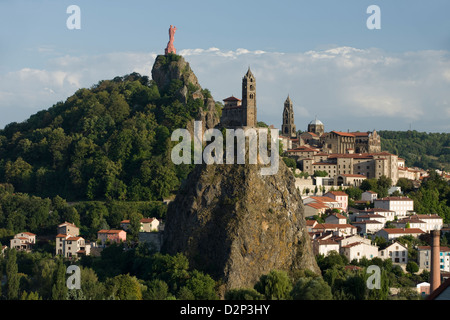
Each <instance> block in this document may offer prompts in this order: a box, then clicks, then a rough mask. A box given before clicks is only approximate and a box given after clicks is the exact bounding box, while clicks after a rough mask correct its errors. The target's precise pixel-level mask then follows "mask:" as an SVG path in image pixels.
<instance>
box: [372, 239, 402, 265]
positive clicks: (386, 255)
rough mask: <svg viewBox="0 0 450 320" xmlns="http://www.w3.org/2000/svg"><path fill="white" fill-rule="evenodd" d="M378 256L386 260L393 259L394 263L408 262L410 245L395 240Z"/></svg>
mask: <svg viewBox="0 0 450 320" xmlns="http://www.w3.org/2000/svg"><path fill="white" fill-rule="evenodd" d="M378 257H379V258H381V259H383V260H386V259H392V262H393V263H401V264H407V263H408V247H406V246H404V245H403V244H401V243H399V242H397V241H395V242H394V243H392V244H391V245H390V246H388V247H386V248H385V249H383V250H380V251H379V252H378Z"/></svg>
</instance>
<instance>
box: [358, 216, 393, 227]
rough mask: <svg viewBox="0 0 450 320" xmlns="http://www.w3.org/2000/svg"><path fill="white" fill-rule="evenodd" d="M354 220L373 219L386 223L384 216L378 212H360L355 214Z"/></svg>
mask: <svg viewBox="0 0 450 320" xmlns="http://www.w3.org/2000/svg"><path fill="white" fill-rule="evenodd" d="M355 220H356V221H366V220H373V221H378V222H381V223H382V224H383V225H385V224H386V221H387V219H386V217H385V216H383V215H381V214H378V213H368V214H361V215H357V216H356V217H355Z"/></svg>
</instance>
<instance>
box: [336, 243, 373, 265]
mask: <svg viewBox="0 0 450 320" xmlns="http://www.w3.org/2000/svg"><path fill="white" fill-rule="evenodd" d="M341 253H342V254H343V255H344V256H346V257H347V258H348V260H349V261H352V260H354V259H356V260H357V261H359V260H361V258H363V257H366V258H367V259H369V260H370V259H372V258H375V257H378V247H377V246H374V245H371V244H367V243H365V242H354V243H351V244H348V245H345V246H341Z"/></svg>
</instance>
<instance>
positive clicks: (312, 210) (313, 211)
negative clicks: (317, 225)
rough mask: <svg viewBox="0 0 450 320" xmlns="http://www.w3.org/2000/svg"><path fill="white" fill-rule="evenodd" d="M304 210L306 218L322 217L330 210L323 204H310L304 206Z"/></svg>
mask: <svg viewBox="0 0 450 320" xmlns="http://www.w3.org/2000/svg"><path fill="white" fill-rule="evenodd" d="M304 209H305V217H313V216H316V215H318V216H320V215H322V214H324V213H325V211H326V210H327V209H329V208H328V207H327V206H326V205H325V204H323V203H322V202H310V203H306V204H305V205H304Z"/></svg>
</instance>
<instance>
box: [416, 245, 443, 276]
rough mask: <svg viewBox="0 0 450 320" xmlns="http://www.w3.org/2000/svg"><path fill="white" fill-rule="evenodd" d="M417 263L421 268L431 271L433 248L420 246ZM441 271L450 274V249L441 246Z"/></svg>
mask: <svg viewBox="0 0 450 320" xmlns="http://www.w3.org/2000/svg"><path fill="white" fill-rule="evenodd" d="M417 251H418V255H417V261H418V265H419V268H421V269H427V270H430V266H431V260H430V259H431V247H430V246H418V247H417ZM439 262H440V270H441V271H446V272H450V248H449V247H445V246H441V247H440V252H439Z"/></svg>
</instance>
